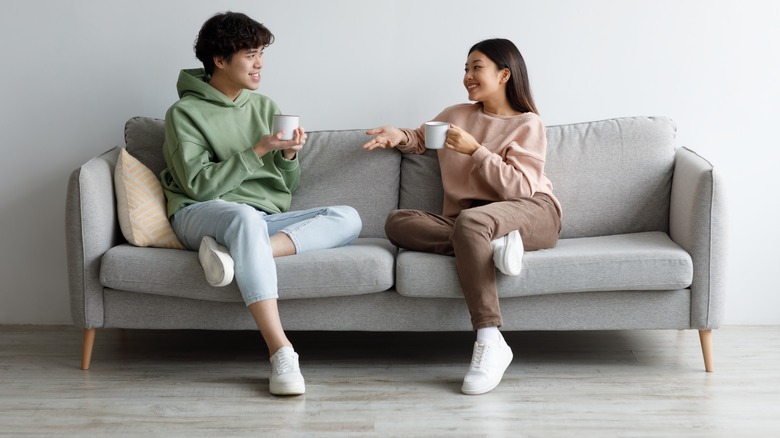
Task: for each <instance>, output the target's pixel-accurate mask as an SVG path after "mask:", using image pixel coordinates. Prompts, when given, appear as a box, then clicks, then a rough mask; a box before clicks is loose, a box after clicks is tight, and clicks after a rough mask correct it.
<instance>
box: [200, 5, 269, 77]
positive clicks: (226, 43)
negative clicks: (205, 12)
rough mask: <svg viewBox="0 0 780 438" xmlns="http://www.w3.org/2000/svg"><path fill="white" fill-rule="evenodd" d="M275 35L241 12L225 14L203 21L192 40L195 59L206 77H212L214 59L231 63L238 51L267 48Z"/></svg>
mask: <svg viewBox="0 0 780 438" xmlns="http://www.w3.org/2000/svg"><path fill="white" fill-rule="evenodd" d="M273 42H274V35H273V34H272V33H271V31H269V30H268V29H267V28H266V27H265V26H263V25H262V24H261V23H258V22H257V21H255V20H253V19H251V18H249V17H248V16H246V15H244V14H242V13H240V12H230V11H228V12H224V13H219V14H217V15H214V16H213V17H211V18H209V19H208V20H206V22H205V23H203V26H202V27H201V28H200V32H198V37H197V38H196V39H195V47H194V48H195V56H196V57H197V58H198V59H199V60H200V62H202V63H203V68H204V69H205V70H206V74H208V75H209V76H210V75H212V74H214V57H215V56H221V57H223V58H224V59H225V61H227V62H230V59H231V57H232V56H233V55H234V54H235V53H236V52H238V51H239V50H246V49H256V48H260V47H268V46H270V45H271V44H272V43H273Z"/></svg>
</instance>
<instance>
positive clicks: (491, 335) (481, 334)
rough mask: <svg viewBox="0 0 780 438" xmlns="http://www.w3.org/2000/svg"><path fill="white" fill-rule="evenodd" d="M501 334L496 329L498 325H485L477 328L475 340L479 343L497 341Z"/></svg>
mask: <svg viewBox="0 0 780 438" xmlns="http://www.w3.org/2000/svg"><path fill="white" fill-rule="evenodd" d="M500 337H501V334H500V333H499V331H498V327H485V328H481V329H477V342H479V343H492V342H498V340H499V339H500Z"/></svg>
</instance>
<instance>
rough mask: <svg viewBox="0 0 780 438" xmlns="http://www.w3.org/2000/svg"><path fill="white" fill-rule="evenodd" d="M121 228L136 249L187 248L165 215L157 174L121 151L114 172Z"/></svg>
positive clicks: (163, 197) (162, 195) (163, 200)
mask: <svg viewBox="0 0 780 438" xmlns="http://www.w3.org/2000/svg"><path fill="white" fill-rule="evenodd" d="M114 190H115V191H116V210H117V220H118V221H119V228H120V229H121V230H122V235H123V236H124V237H125V239H126V240H127V241H128V242H130V243H132V244H133V245H136V246H152V247H157V248H176V249H184V246H183V245H182V244H181V243H180V242H179V238H178V237H176V234H174V232H173V228H171V223H170V222H169V221H168V216H167V215H166V213H165V195H164V194H163V191H162V186H161V185H160V180H159V179H158V178H157V175H155V174H153V173H152V172H151V171H150V170H149V168H147V167H146V166H144V165H143V164H142V163H141V162H140V161H138V160H137V159H135V158H134V157H133V156H132V155H130V154H129V153H128V152H127V151H126V150H125V149H121V150H120V151H119V157H118V158H117V162H116V169H115V170H114Z"/></svg>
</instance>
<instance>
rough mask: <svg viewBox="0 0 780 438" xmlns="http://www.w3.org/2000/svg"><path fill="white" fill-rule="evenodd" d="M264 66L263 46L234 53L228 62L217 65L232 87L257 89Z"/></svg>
mask: <svg viewBox="0 0 780 438" xmlns="http://www.w3.org/2000/svg"><path fill="white" fill-rule="evenodd" d="M262 68H263V48H262V47H259V48H256V49H243V50H239V51H238V52H236V53H234V54H233V56H232V57H231V58H230V61H228V62H222V63H221V65H217V69H218V70H221V71H222V74H224V76H225V77H224V79H225V80H226V83H227V84H230V86H231V88H234V89H235V90H237V91H238V92H240V91H241V90H242V89H245V88H246V89H249V90H257V89H258V88H259V87H260V70H261V69H262Z"/></svg>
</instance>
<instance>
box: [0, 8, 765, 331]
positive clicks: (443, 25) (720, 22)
mask: <svg viewBox="0 0 780 438" xmlns="http://www.w3.org/2000/svg"><path fill="white" fill-rule="evenodd" d="M2 9H3V11H2V15H1V16H0V44H1V45H2V46H1V47H2V52H1V53H2V55H3V62H2V66H3V67H2V73H0V98H2V102H1V103H0V115H1V116H2V117H0V133H2V134H0V147H2V160H0V178H1V180H0V181H2V184H0V230H2V231H1V232H2V245H0V261H1V262H0V278H2V283H0V324H18V323H21V324H26V323H34V324H60V323H69V322H70V321H71V320H70V315H69V307H68V292H67V276H66V268H65V244H64V236H63V229H64V226H63V215H64V202H65V199H64V198H65V185H66V181H67V178H68V175H69V174H70V172H71V171H72V170H73V169H74V168H76V167H77V166H78V165H79V164H80V163H82V162H84V161H86V160H87V159H88V158H90V157H91V156H93V155H95V154H97V153H100V152H102V151H104V150H106V149H108V148H109V147H111V146H114V145H121V144H123V137H122V135H123V132H122V129H123V126H124V122H125V121H126V120H127V119H128V118H130V117H132V116H136V115H144V116H152V117H163V115H164V112H165V110H166V108H167V107H168V106H169V105H170V104H171V103H173V101H174V100H175V99H176V93H175V81H176V76H177V74H178V70H179V69H180V68H183V67H196V66H198V64H197V61H196V59H195V57H194V55H193V53H192V43H193V40H194V37H195V35H196V34H197V31H198V29H199V27H200V25H201V24H202V22H203V21H204V20H205V19H206V18H208V17H209V16H211V15H212V14H213V13H215V12H217V11H221V10H226V9H232V10H237V11H242V12H246V13H248V14H249V15H250V16H252V17H254V18H256V19H258V20H259V21H261V22H263V23H265V24H266V25H267V26H268V27H269V28H270V29H271V30H272V31H273V32H274V33H275V34H276V36H277V42H276V43H275V44H274V45H272V46H271V47H270V48H269V49H268V50H267V51H266V58H265V60H266V66H265V69H264V75H263V84H262V85H261V92H262V93H264V94H267V95H269V96H271V97H272V98H274V99H275V100H276V101H277V102H278V103H279V104H280V105H281V107H282V108H283V109H284V110H285V111H289V112H295V113H299V114H301V115H302V117H303V125H304V126H305V127H306V128H307V129H308V130H318V129H346V128H368V127H373V126H375V125H379V124H383V123H393V124H396V125H400V126H417V125H418V124H419V123H421V122H422V121H425V120H427V119H429V118H431V117H432V116H434V115H435V114H436V113H437V112H438V111H439V110H441V109H442V108H444V107H445V106H448V105H451V104H454V103H458V102H462V101H464V100H465V95H466V94H465V92H464V90H463V89H462V85H461V77H462V66H463V63H464V61H465V56H466V51H467V50H468V48H469V47H470V45H471V44H473V43H474V42H477V41H479V40H481V39H484V38H488V37H496V36H500V37H506V38H510V39H512V40H513V41H514V42H515V43H516V44H517V45H518V46H519V47H520V50H521V51H522V52H523V54H524V56H525V58H526V62H527V64H528V67H529V70H530V73H531V81H532V87H533V89H534V92H535V97H536V99H537V103H538V105H539V107H540V111H541V113H542V116H543V117H544V119H545V121H546V122H547V124H548V125H553V124H562V123H574V122H582V121H591V120H601V119H605V118H611V117H621V116H638V115H663V116H669V117H671V118H673V119H674V120H675V121H676V122H677V125H678V136H679V137H678V138H679V143H680V145H685V146H688V147H690V148H692V149H694V150H696V151H697V152H699V153H700V154H702V155H704V156H705V157H707V158H708V159H710V160H711V161H712V162H713V163H714V164H715V166H716V167H717V168H718V169H720V171H721V172H722V173H723V174H724V176H725V177H726V179H727V181H728V187H729V189H730V193H731V197H730V203H729V208H728V210H729V220H730V222H731V233H730V238H729V241H730V251H729V253H730V263H729V267H728V278H729V295H728V301H727V306H728V307H727V313H726V322H727V323H729V324H778V323H780V310H778V309H780V287H778V282H777V280H776V278H777V277H775V274H776V271H775V269H777V268H778V260H779V259H780V258H779V257H778V256H777V251H778V248H780V232H778V231H777V230H776V229H775V228H774V227H775V226H776V225H777V223H778V216H780V209H779V208H778V205H779V202H778V198H779V197H778V195H777V189H778V188H780V185H779V184H778V182H777V173H778V172H777V169H778V164H780V160H779V159H778V158H779V157H780V155H779V154H778V141H777V136H776V135H775V133H776V130H775V129H773V127H774V126H775V125H776V121H777V119H778V118H779V117H780V112H778V111H777V109H776V103H777V102H778V100H780V86H779V85H778V82H780V57H779V55H778V53H780V51H779V50H778V48H777V46H778V43H780V3H778V2H770V1H761V0H747V1H746V0H740V1H705V0H688V1H686V0H661V1H658V0H656V1H652V2H647V1H626V0H597V1H596V0H594V1H565V0H557V1H546V2H538V1H526V0H522V1H519V0H514V1H498V0H482V1H480V2H472V1H465V0H441V1H422V0H393V1H389V0H379V1H364V0H341V1H315V0H312V1H274V2H267V1H257V0H253V1H231V2H227V1H210V0H198V1H192V0H188V1H184V0H179V1H173V0H168V1H158V0H136V1H126V2H115V1H102V0H72V1H68V2H61V1H57V0H48V1H46V0H26V1H25V0H12V1H11V2H10V3H9V2H6V3H4V4H3V8H2Z"/></svg>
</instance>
